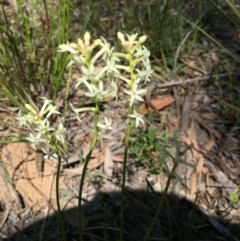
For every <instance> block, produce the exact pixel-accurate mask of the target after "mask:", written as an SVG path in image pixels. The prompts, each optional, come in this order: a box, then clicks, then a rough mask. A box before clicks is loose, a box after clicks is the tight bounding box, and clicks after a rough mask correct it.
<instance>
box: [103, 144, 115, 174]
mask: <svg viewBox="0 0 240 241" xmlns="http://www.w3.org/2000/svg"><path fill="white" fill-rule="evenodd" d="M103 155H104V164H103V169H104V172H105V173H106V175H107V176H109V177H111V176H112V174H113V166H114V163H113V160H112V153H111V151H110V149H109V148H108V147H107V146H106V147H105V148H104V150H103Z"/></svg>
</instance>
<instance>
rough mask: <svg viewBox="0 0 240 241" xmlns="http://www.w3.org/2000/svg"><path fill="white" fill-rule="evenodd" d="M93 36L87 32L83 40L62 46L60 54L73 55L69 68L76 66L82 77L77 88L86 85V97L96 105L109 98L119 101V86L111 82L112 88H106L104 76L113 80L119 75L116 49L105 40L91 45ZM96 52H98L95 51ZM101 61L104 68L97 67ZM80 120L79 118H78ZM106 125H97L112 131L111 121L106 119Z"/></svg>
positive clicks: (99, 40) (76, 110) (78, 111)
mask: <svg viewBox="0 0 240 241" xmlns="http://www.w3.org/2000/svg"><path fill="white" fill-rule="evenodd" d="M90 40H91V35H90V33H89V32H86V33H85V35H84V37H83V40H82V39H78V41H77V43H67V44H61V45H60V46H59V50H58V51H59V52H69V53H70V54H71V61H70V62H69V64H68V66H70V65H72V64H76V65H77V66H78V68H79V69H80V71H81V73H82V76H81V77H80V78H78V80H77V84H76V86H75V88H77V87H79V86H80V85H82V84H83V85H85V87H86V88H87V91H86V92H85V93H84V94H85V96H87V97H89V98H91V99H92V100H93V101H94V102H95V103H100V102H102V101H103V100H104V99H105V98H107V97H115V98H116V99H117V91H118V89H117V85H116V83H115V82H114V81H113V80H111V83H110V84H109V85H108V87H110V88H107V89H106V88H105V85H104V81H103V76H105V77H108V79H112V78H111V77H112V76H116V75H118V74H119V71H118V69H117V68H116V67H115V65H116V62H117V61H119V59H118V58H117V57H116V56H115V55H113V51H114V48H111V45H110V44H109V43H108V42H107V41H106V40H105V39H104V38H101V39H96V40H94V41H93V43H92V44H90ZM94 50H96V51H94ZM100 57H101V59H102V60H103V61H104V62H105V64H104V66H103V67H99V66H97V65H96V62H97V60H99V59H100ZM71 108H72V110H73V111H74V112H75V113H76V114H77V116H78V113H81V112H85V111H93V112H95V111H97V110H96V108H79V109H75V108H74V107H73V106H72V105H71ZM78 118H79V116H78ZM79 119H80V118H79ZM105 123H107V124H100V123H97V125H98V127H99V128H100V129H110V125H109V123H112V120H111V119H109V120H108V119H106V117H105Z"/></svg>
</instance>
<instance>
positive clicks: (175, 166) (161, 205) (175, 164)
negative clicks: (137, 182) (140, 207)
mask: <svg viewBox="0 0 240 241" xmlns="http://www.w3.org/2000/svg"><path fill="white" fill-rule="evenodd" d="M177 166H178V162H175V163H174V165H173V168H172V170H171V172H170V174H169V177H168V180H167V184H166V187H165V189H164V192H163V196H162V198H161V201H160V203H159V206H158V209H157V212H156V214H155V216H154V219H153V221H152V223H151V225H150V227H149V228H148V229H147V232H146V234H145V237H144V241H147V239H148V237H149V235H150V233H151V232H152V229H153V227H154V225H155V224H156V222H157V219H158V217H159V214H160V212H161V210H162V208H163V204H164V202H165V200H166V198H167V194H168V188H169V185H170V182H171V180H172V178H173V177H174V173H175V170H176V168H177Z"/></svg>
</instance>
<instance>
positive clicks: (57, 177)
mask: <svg viewBox="0 0 240 241" xmlns="http://www.w3.org/2000/svg"><path fill="white" fill-rule="evenodd" d="M60 167H61V156H60V155H59V154H58V165H57V176H56V199H57V209H58V220H59V222H60V229H61V233H62V235H63V240H64V241H67V238H66V233H65V230H64V223H63V217H62V211H61V207H60V196H59V177H60Z"/></svg>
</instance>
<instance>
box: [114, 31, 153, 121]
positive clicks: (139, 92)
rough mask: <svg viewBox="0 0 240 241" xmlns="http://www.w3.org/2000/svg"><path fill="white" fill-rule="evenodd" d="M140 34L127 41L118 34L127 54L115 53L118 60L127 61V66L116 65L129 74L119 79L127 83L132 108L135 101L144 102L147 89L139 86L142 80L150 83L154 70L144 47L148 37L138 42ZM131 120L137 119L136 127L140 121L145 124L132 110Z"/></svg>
mask: <svg viewBox="0 0 240 241" xmlns="http://www.w3.org/2000/svg"><path fill="white" fill-rule="evenodd" d="M137 36H138V34H133V35H127V40H126V39H125V37H124V35H123V34H122V33H120V32H118V38H119V39H120V41H121V44H122V46H123V48H124V49H125V51H126V53H115V56H116V57H118V58H123V59H124V60H127V65H126V66H125V65H116V68H117V69H118V70H124V71H125V72H127V73H128V74H129V78H128V77H126V76H125V75H121V74H120V75H119V76H118V77H119V78H120V79H122V80H123V81H124V82H126V84H127V86H128V89H127V90H123V91H124V93H125V94H127V95H128V96H129V98H128V101H129V105H130V107H131V106H133V104H134V102H135V100H138V101H144V100H143V98H142V96H143V95H144V94H145V93H146V90H145V89H139V84H140V83H141V81H142V80H144V82H146V81H150V79H149V77H150V76H151V74H152V72H153V70H152V69H151V65H150V60H149V56H150V51H149V50H148V49H147V48H146V47H145V46H144V45H143V43H144V42H145V40H146V38H147V37H146V36H145V35H144V36H141V37H140V38H139V39H138V40H137ZM129 117H130V118H134V119H136V126H138V125H139V121H141V122H143V123H144V121H143V119H142V115H140V114H139V113H137V112H136V111H135V110H133V108H132V110H131V113H129Z"/></svg>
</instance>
